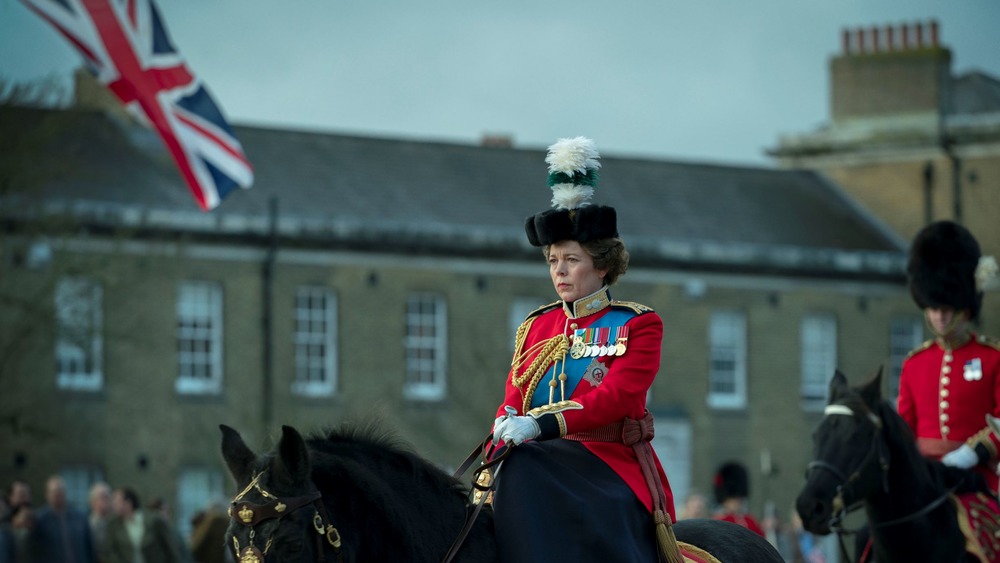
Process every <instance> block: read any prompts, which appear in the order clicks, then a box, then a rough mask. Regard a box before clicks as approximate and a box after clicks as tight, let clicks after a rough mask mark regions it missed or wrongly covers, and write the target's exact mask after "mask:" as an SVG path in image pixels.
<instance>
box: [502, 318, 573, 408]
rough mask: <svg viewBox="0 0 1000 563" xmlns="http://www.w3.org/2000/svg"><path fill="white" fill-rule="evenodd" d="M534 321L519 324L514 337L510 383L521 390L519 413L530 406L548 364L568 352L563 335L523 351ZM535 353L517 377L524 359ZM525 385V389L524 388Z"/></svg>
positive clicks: (566, 341) (567, 341)
mask: <svg viewBox="0 0 1000 563" xmlns="http://www.w3.org/2000/svg"><path fill="white" fill-rule="evenodd" d="M534 320H535V319H534V318H530V319H528V320H526V321H524V322H523V323H521V326H519V327H518V328H517V334H516V336H515V337H514V357H513V359H512V360H511V362H510V368H511V383H513V384H514V387H517V388H518V389H521V393H522V397H523V403H522V407H521V408H522V410H521V412H527V411H528V408H529V407H530V406H531V396H532V395H534V394H535V389H536V388H537V387H538V383H539V381H541V379H542V376H543V375H544V374H545V370H546V369H547V368H548V366H549V364H551V363H552V362H554V361H556V360H557V359H559V358H562V357H565V355H566V352H567V351H568V350H569V340H568V339H567V338H566V335H564V334H559V335H557V336H554V337H552V338H547V339H545V340H542V341H539V342H536V343H535V344H533V345H532V346H531V347H529V348H528V349H527V350H524V349H523V348H524V341H525V340H526V339H527V336H528V330H529V329H530V328H531V325H532V324H533V322H534ZM535 352H537V355H536V356H535V358H534V359H533V360H532V361H531V363H530V364H528V367H527V369H525V370H524V373H522V374H521V375H518V373H517V372H518V371H519V370H520V369H521V365H522V364H524V361H525V359H527V358H528V357H529V356H531V354H533V353H535ZM525 384H527V387H525Z"/></svg>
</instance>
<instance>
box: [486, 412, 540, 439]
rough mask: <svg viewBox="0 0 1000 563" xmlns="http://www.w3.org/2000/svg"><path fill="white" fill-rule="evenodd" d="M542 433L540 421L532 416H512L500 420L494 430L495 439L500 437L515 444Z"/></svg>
mask: <svg viewBox="0 0 1000 563" xmlns="http://www.w3.org/2000/svg"><path fill="white" fill-rule="evenodd" d="M541 433H542V429H541V428H539V427H538V423H537V422H535V419H534V418H532V417H530V416H512V417H510V418H507V419H505V420H502V421H500V423H499V424H497V427H496V428H495V429H494V430H493V439H494V440H496V439H497V438H499V439H500V440H503V441H504V442H510V443H513V444H514V445H515V446H516V445H518V444H521V443H523V442H525V441H526V440H531V439H532V438H537V437H538V435H539V434H541Z"/></svg>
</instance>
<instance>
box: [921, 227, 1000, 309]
mask: <svg viewBox="0 0 1000 563" xmlns="http://www.w3.org/2000/svg"><path fill="white" fill-rule="evenodd" d="M980 256H981V252H980V250H979V243H978V242H976V239H975V238H974V237H973V236H972V234H971V233H970V232H969V231H968V229H966V228H965V227H963V226H961V225H959V224H958V223H954V222H952V221H938V222H936V223H931V224H930V225H927V226H926V227H924V228H923V229H922V230H921V231H920V232H919V233H917V236H916V237H914V239H913V244H912V245H911V246H910V258H909V263H908V264H907V267H906V274H907V278H908V279H909V284H910V294H911V295H912V296H913V300H914V301H915V302H916V303H917V305H918V306H919V307H920V308H921V309H926V308H927V307H952V308H954V309H956V310H968V311H969V316H970V318H971V319H973V320H974V319H976V318H978V317H979V309H980V307H981V305H982V300H983V294H982V292H981V291H979V289H978V288H977V287H976V267H977V266H978V264H979V258H980Z"/></svg>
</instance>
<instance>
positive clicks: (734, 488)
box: [712, 461, 750, 504]
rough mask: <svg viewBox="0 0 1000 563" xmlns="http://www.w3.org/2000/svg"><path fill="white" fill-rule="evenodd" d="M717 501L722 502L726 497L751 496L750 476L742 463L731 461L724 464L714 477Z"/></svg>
mask: <svg viewBox="0 0 1000 563" xmlns="http://www.w3.org/2000/svg"><path fill="white" fill-rule="evenodd" d="M712 484H713V486H714V488H715V501H716V502H718V503H719V504H722V503H723V502H725V501H726V499H731V498H745V497H748V496H750V477H749V476H748V475H747V469H746V467H744V466H743V464H742V463H739V462H736V461H730V462H727V463H724V464H722V465H721V466H720V467H719V469H718V470H717V471H716V472H715V478H714V479H713V483H712Z"/></svg>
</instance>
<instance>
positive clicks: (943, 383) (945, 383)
mask: <svg viewBox="0 0 1000 563" xmlns="http://www.w3.org/2000/svg"><path fill="white" fill-rule="evenodd" d="M950 381H951V380H950V379H948V378H947V377H942V378H941V385H948V383H949V382H950Z"/></svg>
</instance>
